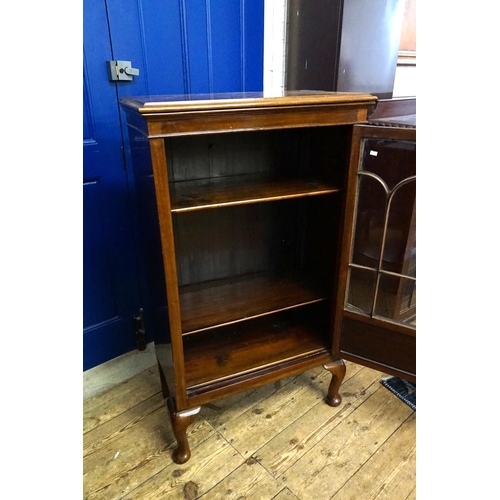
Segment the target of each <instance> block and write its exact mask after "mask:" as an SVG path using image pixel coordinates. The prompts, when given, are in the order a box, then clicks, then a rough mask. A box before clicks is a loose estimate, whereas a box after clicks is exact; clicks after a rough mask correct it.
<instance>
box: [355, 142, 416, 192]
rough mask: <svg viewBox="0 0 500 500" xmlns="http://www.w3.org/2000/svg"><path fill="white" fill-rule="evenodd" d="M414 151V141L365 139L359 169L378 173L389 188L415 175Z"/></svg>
mask: <svg viewBox="0 0 500 500" xmlns="http://www.w3.org/2000/svg"><path fill="white" fill-rule="evenodd" d="M415 151H416V149H415V142H414V141H397V140H387V139H365V140H364V141H363V160H362V164H361V170H363V171H366V172H372V173H374V174H376V175H378V176H379V177H380V178H381V179H383V180H384V182H385V183H386V184H387V186H388V188H389V190H391V189H393V188H394V187H395V186H396V185H397V184H398V183H399V182H401V181H402V180H403V179H406V178H407V177H412V176H414V175H416V154H415Z"/></svg>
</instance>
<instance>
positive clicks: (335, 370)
mask: <svg viewBox="0 0 500 500" xmlns="http://www.w3.org/2000/svg"><path fill="white" fill-rule="evenodd" d="M323 367H324V368H326V369H327V370H328V371H329V372H330V373H331V374H332V381H331V382H330V387H328V395H327V397H326V402H327V403H328V404H329V405H330V406H338V405H339V404H340V403H341V402H342V397H341V396H340V394H339V389H340V385H341V384H342V382H343V380H344V377H345V364H344V361H342V360H341V359H337V360H336V361H332V362H331V363H327V364H326V365H323Z"/></svg>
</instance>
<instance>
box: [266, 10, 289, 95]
mask: <svg viewBox="0 0 500 500" xmlns="http://www.w3.org/2000/svg"><path fill="white" fill-rule="evenodd" d="M286 8H287V0H264V95H281V93H282V92H283V88H284V84H285V53H286V52H285V49H286V48H285V43H286V31H285V30H286Z"/></svg>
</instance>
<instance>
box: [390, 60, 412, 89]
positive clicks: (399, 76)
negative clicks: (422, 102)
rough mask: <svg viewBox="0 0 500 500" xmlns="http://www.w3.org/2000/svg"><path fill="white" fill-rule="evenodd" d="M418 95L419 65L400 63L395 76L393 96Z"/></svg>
mask: <svg viewBox="0 0 500 500" xmlns="http://www.w3.org/2000/svg"><path fill="white" fill-rule="evenodd" d="M416 95H417V66H416V65H409V64H398V66H397V67H396V77H395V78H394V90H393V94H392V96H393V97H410V96H411V97H413V96H416Z"/></svg>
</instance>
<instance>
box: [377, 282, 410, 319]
mask: <svg viewBox="0 0 500 500" xmlns="http://www.w3.org/2000/svg"><path fill="white" fill-rule="evenodd" d="M375 315H376V316H382V317H384V318H390V319H392V320H394V321H398V322H401V323H405V324H411V325H416V315H417V289H416V282H415V281H413V280H409V279H406V278H399V277H397V276H390V275H387V274H381V276H380V282H379V287H378V294H377V304H376V307H375Z"/></svg>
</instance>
